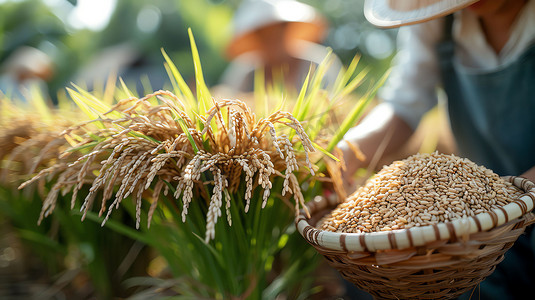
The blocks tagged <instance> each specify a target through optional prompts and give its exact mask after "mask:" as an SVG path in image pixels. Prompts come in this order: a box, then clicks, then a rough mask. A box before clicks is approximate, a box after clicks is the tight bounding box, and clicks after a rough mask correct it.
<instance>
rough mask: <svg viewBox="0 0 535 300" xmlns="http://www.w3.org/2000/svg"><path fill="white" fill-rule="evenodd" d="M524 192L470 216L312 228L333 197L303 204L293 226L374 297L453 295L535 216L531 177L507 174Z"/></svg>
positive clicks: (473, 282)
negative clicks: (367, 229)
mask: <svg viewBox="0 0 535 300" xmlns="http://www.w3.org/2000/svg"><path fill="white" fill-rule="evenodd" d="M504 178H505V179H507V180H509V181H510V182H512V183H513V184H514V185H515V186H516V187H518V188H520V189H522V191H523V192H524V194H523V195H522V196H521V197H519V198H518V199H515V200H514V201H513V202H511V203H509V204H507V205H505V206H503V207H500V208H498V209H494V210H492V211H489V212H486V213H481V214H478V215H476V216H473V217H468V218H463V219H458V220H454V221H451V222H443V223H438V224H435V225H429V226H422V227H412V228H410V229H400V230H393V231H385V232H373V233H335V232H329V231H323V230H320V229H317V228H315V225H316V224H317V222H318V221H319V220H320V219H321V217H323V216H324V215H325V214H326V213H328V212H330V211H331V210H332V209H334V208H335V207H336V205H337V204H338V203H335V201H333V200H331V203H330V202H329V200H327V199H326V198H321V200H320V199H319V197H318V200H317V201H316V200H315V201H311V202H309V203H308V204H307V207H308V209H309V212H310V215H311V218H310V219H308V218H307V217H306V216H305V212H304V211H303V210H301V211H300V214H299V217H298V218H297V220H296V226H297V229H298V230H299V232H300V233H301V235H302V236H303V237H304V238H305V239H306V240H307V242H308V243H309V244H311V245H312V246H314V247H315V248H316V250H317V251H318V252H319V253H321V254H322V255H323V256H324V257H325V258H326V259H327V261H328V263H329V264H330V265H331V266H332V267H334V268H335V269H337V270H338V271H339V272H340V273H341V275H342V276H343V277H344V278H345V279H347V280H348V281H350V282H352V283H353V284H354V285H356V286H357V287H358V288H360V289H362V290H365V291H367V292H369V293H370V294H371V295H372V296H374V297H375V298H377V299H414V298H417V299H453V298H456V297H458V296H460V295H461V294H463V293H465V292H467V291H469V290H471V289H473V288H474V287H476V286H477V285H478V284H479V283H480V282H481V281H483V280H484V279H485V278H486V277H487V276H489V275H490V274H491V273H492V272H493V271H494V269H495V268H496V265H497V264H498V263H500V262H501V261H502V260H503V257H504V254H505V252H506V251H507V250H508V249H509V248H511V246H512V245H513V244H514V242H515V241H516V240H517V238H518V237H519V236H520V235H521V234H522V233H523V232H524V230H525V228H526V226H528V225H530V224H532V223H534V222H535V215H533V213H532V212H531V211H532V210H533V207H534V205H535V184H534V183H533V182H531V181H529V180H527V179H524V178H520V177H504Z"/></svg>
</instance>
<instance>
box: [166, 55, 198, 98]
mask: <svg viewBox="0 0 535 300" xmlns="http://www.w3.org/2000/svg"><path fill="white" fill-rule="evenodd" d="M161 51H162V54H163V57H164V58H165V61H166V62H167V65H168V67H169V69H170V70H171V74H172V75H173V78H174V80H175V81H176V84H177V85H178V88H179V90H180V92H181V93H182V94H183V95H184V97H185V98H186V100H187V101H188V103H189V106H190V107H191V108H193V107H195V106H196V102H197V101H196V100H195V97H194V96H193V93H192V92H191V89H190V88H189V86H188V84H187V83H186V81H184V78H183V77H182V75H181V74H180V72H179V71H178V69H177V67H176V66H175V64H174V63H173V61H172V60H171V58H169V55H167V53H166V52H165V50H163V48H162V49H161Z"/></svg>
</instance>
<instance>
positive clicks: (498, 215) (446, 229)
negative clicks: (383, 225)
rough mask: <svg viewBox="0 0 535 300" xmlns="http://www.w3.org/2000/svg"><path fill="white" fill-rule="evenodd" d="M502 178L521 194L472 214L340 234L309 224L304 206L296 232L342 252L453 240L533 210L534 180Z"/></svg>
mask: <svg viewBox="0 0 535 300" xmlns="http://www.w3.org/2000/svg"><path fill="white" fill-rule="evenodd" d="M503 178H504V179H505V180H507V181H509V182H511V183H512V184H513V185H515V186H516V187H518V188H520V189H521V190H522V191H524V194H523V195H521V196H520V197H519V198H518V199H516V200H515V201H513V202H511V203H509V204H507V205H505V206H503V207H499V208H495V209H493V210H490V211H488V212H485V213H480V214H477V215H475V216H472V217H465V218H462V219H456V220H453V221H449V222H441V223H437V224H433V225H426V226H419V227H411V228H408V229H397V230H392V231H380V232H371V233H340V232H331V231H325V230H321V229H317V228H315V227H314V226H313V225H311V224H309V222H308V218H307V217H306V213H305V211H304V209H301V210H300V211H299V215H298V217H297V218H296V224H295V225H296V227H297V230H298V231H299V233H300V234H301V235H302V236H303V237H304V238H305V239H306V240H307V241H308V242H309V243H310V244H312V245H313V246H320V247H322V248H325V249H330V250H335V251H345V252H350V251H355V252H363V251H365V252H374V251H377V250H393V249H397V250H403V249H407V248H411V247H418V246H424V245H426V244H428V243H431V242H435V241H439V240H446V239H453V240H456V239H458V238H461V237H467V236H468V235H470V234H473V233H477V232H482V231H488V230H490V229H493V228H496V227H498V226H500V225H503V224H505V223H507V222H509V221H512V220H515V219H517V218H519V217H521V216H523V215H525V214H527V213H530V212H531V211H532V210H533V208H534V206H535V183H533V182H532V181H530V180H528V179H526V178H523V177H518V176H504V177H503ZM335 201H336V200H335ZM335 201H334V202H333V201H332V200H328V199H327V198H325V197H317V198H316V199H315V200H314V201H309V202H308V203H307V204H306V206H307V208H308V210H309V211H310V213H311V214H313V212H314V211H317V210H319V209H323V208H326V207H327V206H329V205H335V204H337V203H336V202H335Z"/></svg>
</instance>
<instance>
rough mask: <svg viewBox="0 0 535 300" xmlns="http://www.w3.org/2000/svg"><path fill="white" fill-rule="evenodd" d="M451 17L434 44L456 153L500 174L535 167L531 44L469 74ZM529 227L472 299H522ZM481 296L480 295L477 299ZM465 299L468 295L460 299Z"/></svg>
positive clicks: (530, 282) (533, 248)
mask: <svg viewBox="0 0 535 300" xmlns="http://www.w3.org/2000/svg"><path fill="white" fill-rule="evenodd" d="M452 20H453V18H452V17H451V16H448V17H447V18H446V27H445V28H446V30H445V33H446V34H445V36H446V37H445V39H444V41H443V42H442V43H441V44H440V45H439V47H438V49H437V50H438V55H439V60H440V69H441V75H442V83H443V86H444V90H445V92H446V94H447V95H448V113H449V118H450V124H451V128H452V132H453V135H454V137H455V140H456V142H457V146H458V150H459V155H460V156H462V157H467V158H469V159H471V160H472V161H474V162H476V163H478V164H480V165H484V166H485V167H487V168H489V169H491V170H493V171H494V172H496V173H498V174H499V175H521V174H522V173H524V172H525V171H527V170H528V169H530V168H531V167H533V166H535V45H532V46H531V47H530V48H528V49H527V50H526V51H525V52H524V53H523V54H522V55H521V57H520V58H519V59H518V60H516V61H515V62H513V63H512V64H509V65H507V66H504V67H503V68H499V69H498V70H493V71H491V72H470V71H467V70H465V69H463V68H460V67H459V66H458V64H457V63H456V62H455V61H454V42H453V40H452V38H451V23H452ZM532 227H533V226H530V227H529V228H528V229H527V230H526V233H525V234H523V235H522V236H520V238H519V239H518V240H517V242H516V243H515V244H514V246H513V247H512V248H511V249H510V250H509V251H508V252H507V253H506V255H505V259H504V261H502V262H501V263H500V264H499V265H498V266H497V268H496V270H495V271H494V272H493V273H492V274H491V276H489V277H488V278H487V279H486V280H485V281H483V282H482V283H481V285H480V293H481V294H480V295H479V292H478V291H479V290H478V289H476V291H475V292H474V295H473V299H501V300H503V299H523V298H524V297H525V295H526V291H530V290H533V286H534V284H535V255H534V254H535V238H534V237H533V235H532V234H531V233H532ZM479 296H480V297H479ZM461 298H463V299H468V298H469V294H468V295H464V296H463V297H461Z"/></svg>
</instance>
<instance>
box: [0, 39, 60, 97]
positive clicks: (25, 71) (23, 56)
mask: <svg viewBox="0 0 535 300" xmlns="http://www.w3.org/2000/svg"><path fill="white" fill-rule="evenodd" d="M53 76H54V63H53V62H52V59H51V58H50V57H49V56H48V55H47V54H46V53H44V52H43V51H41V50H39V49H37V48H34V47H29V46H21V47H19V48H18V49H16V50H15V51H13V53H11V55H10V56H9V57H7V58H6V60H5V61H4V62H3V63H2V65H1V66H0V91H1V92H2V94H4V95H5V96H7V97H8V98H10V99H17V100H24V101H29V98H30V97H31V96H30V94H29V93H30V90H31V89H33V88H37V89H38V90H39V92H40V93H41V95H43V96H45V97H46V95H48V86H47V82H49V81H50V80H51V79H52V77H53Z"/></svg>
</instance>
